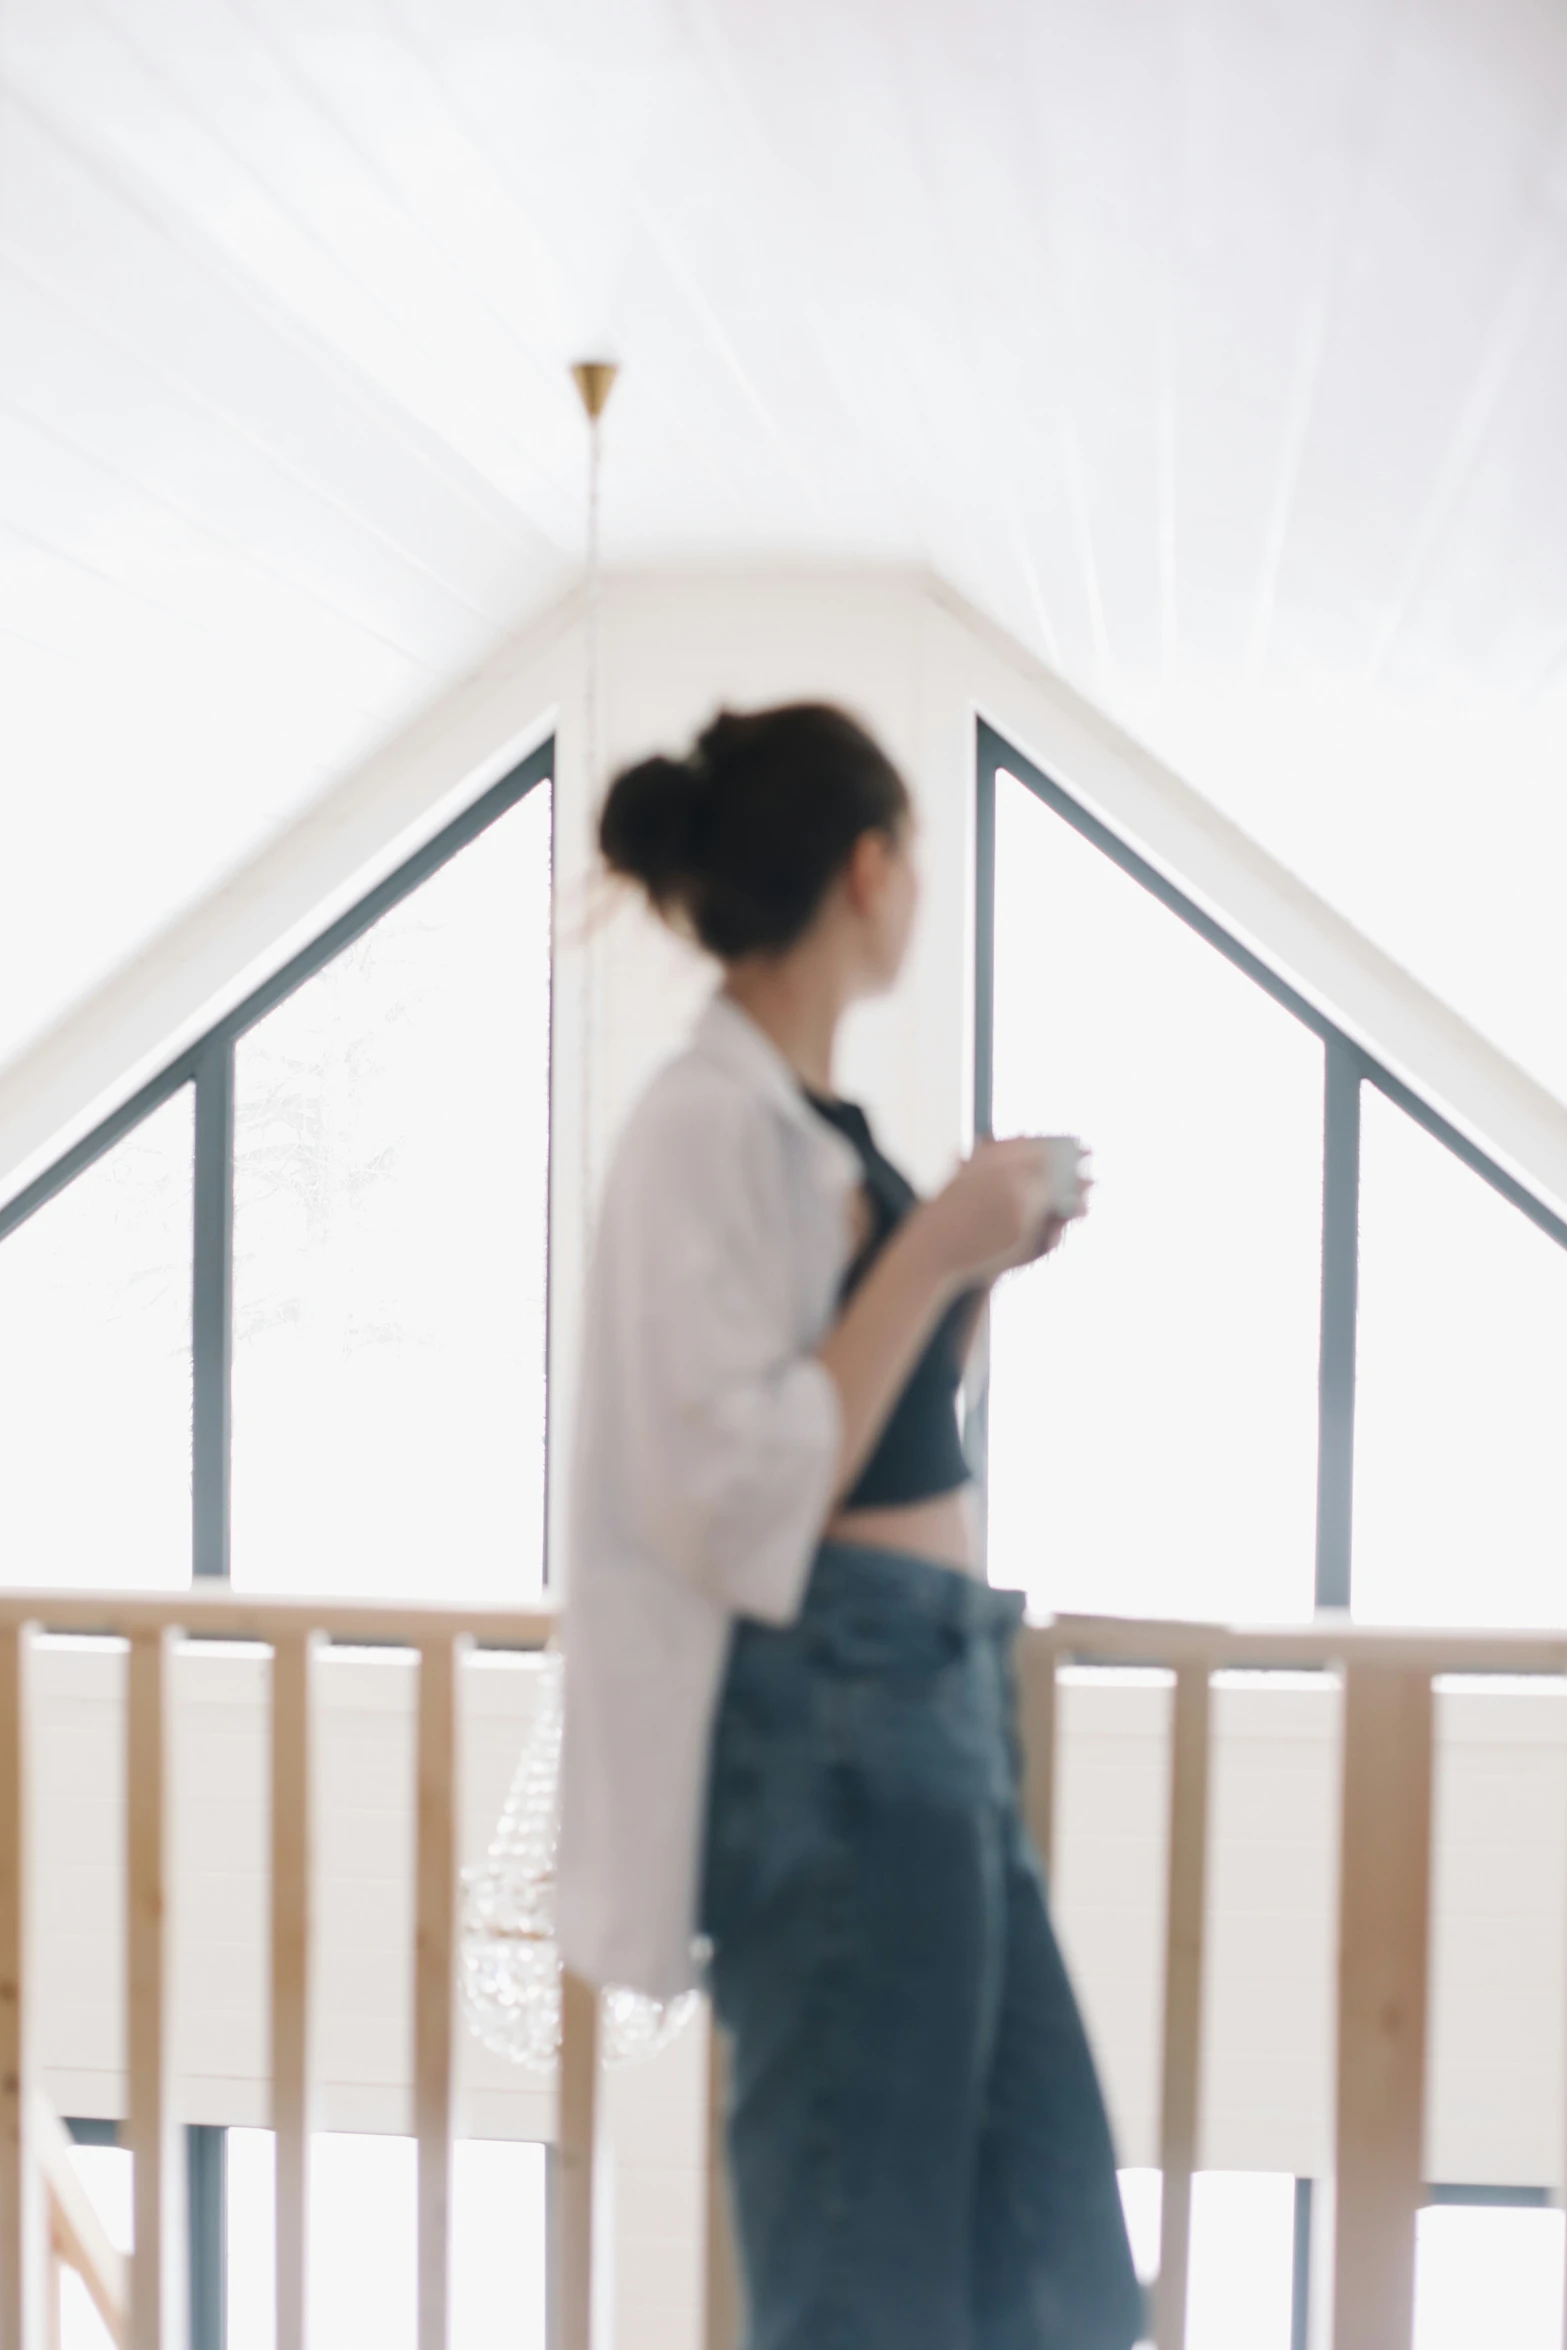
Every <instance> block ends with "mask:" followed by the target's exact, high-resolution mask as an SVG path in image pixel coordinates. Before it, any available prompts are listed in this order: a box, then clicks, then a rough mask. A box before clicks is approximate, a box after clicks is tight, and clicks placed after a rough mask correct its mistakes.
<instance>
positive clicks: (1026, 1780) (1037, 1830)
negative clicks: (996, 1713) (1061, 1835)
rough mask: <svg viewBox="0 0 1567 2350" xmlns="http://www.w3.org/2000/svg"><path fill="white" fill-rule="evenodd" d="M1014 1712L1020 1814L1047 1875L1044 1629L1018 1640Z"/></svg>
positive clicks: (1050, 1709) (1052, 1670)
mask: <svg viewBox="0 0 1567 2350" xmlns="http://www.w3.org/2000/svg"><path fill="white" fill-rule="evenodd" d="M1017 1658H1018V1701H1019V1702H1018V1711H1019V1713H1020V1715H1021V1717H1022V1718H1021V1721H1020V1723H1019V1730H1020V1733H1021V1736H1022V1741H1023V1817H1024V1819H1025V1820H1026V1821H1027V1823H1028V1830H1029V1834H1030V1835H1031V1836H1032V1837H1033V1840H1034V1850H1035V1851H1036V1852H1037V1853H1038V1855H1039V1857H1040V1859H1041V1861H1043V1863H1044V1866H1045V1872H1046V1874H1047V1875H1048V1874H1049V1871H1050V1866H1051V1862H1052V1860H1053V1859H1054V1857H1055V1841H1056V1647H1055V1642H1054V1641H1053V1640H1052V1639H1051V1637H1050V1635H1049V1634H1048V1633H1047V1632H1030V1631H1025V1632H1024V1633H1023V1636H1022V1638H1021V1639H1020V1640H1019V1642H1018V1647H1017Z"/></svg>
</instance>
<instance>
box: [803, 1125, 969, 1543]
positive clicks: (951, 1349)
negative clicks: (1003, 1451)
mask: <svg viewBox="0 0 1567 2350" xmlns="http://www.w3.org/2000/svg"><path fill="white" fill-rule="evenodd" d="M805 1098H806V1100H807V1101H808V1102H809V1103H810V1105H811V1107H812V1109H813V1110H814V1111H815V1112H816V1114H817V1116H818V1117H820V1118H825V1119H826V1121H827V1123H828V1125H829V1126H835V1127H836V1128H837V1130H838V1132H839V1133H840V1134H841V1135H842V1136H843V1137H844V1139H845V1141H847V1142H850V1143H852V1144H853V1146H854V1149H855V1151H856V1153H857V1154H858V1157H859V1161H860V1165H861V1167H862V1168H863V1169H864V1171H865V1197H866V1201H867V1203H868V1205H869V1207H870V1211H871V1228H870V1232H869V1235H868V1236H867V1238H866V1240H865V1242H864V1244H863V1246H862V1247H861V1248H860V1250H859V1253H858V1254H857V1255H856V1257H855V1258H854V1261H853V1263H852V1264H851V1265H850V1267H849V1269H848V1271H847V1273H845V1275H844V1277H843V1287H842V1289H841V1291H840V1292H839V1298H840V1303H841V1302H842V1300H843V1299H844V1298H847V1297H849V1296H851V1295H852V1293H853V1292H854V1290H855V1289H856V1288H858V1286H859V1284H860V1283H861V1282H862V1281H863V1280H864V1278H865V1276H866V1274H867V1273H868V1272H869V1271H870V1269H871V1266H872V1265H873V1264H874V1263H875V1261H876V1258H877V1257H878V1256H879V1255H880V1253H881V1251H882V1250H883V1249H884V1248H885V1247H886V1245H887V1242H888V1240H889V1238H890V1237H891V1235H892V1233H893V1232H894V1231H895V1230H896V1229H897V1227H898V1226H899V1225H900V1224H901V1223H902V1222H903V1219H904V1217H905V1216H906V1215H907V1214H908V1212H909V1210H910V1209H911V1208H912V1207H913V1206H914V1204H915V1202H916V1200H917V1198H918V1196H919V1195H918V1193H917V1192H916V1191H915V1190H914V1187H913V1185H912V1184H911V1183H909V1182H908V1180H907V1179H906V1178H905V1177H904V1176H902V1175H900V1174H899V1172H898V1170H897V1168H896V1167H895V1166H894V1165H893V1164H892V1162H891V1160H890V1159H885V1158H883V1156H882V1154H881V1152H880V1151H879V1150H878V1149H877V1147H876V1139H875V1137H874V1135H873V1134H872V1133H871V1130H870V1126H869V1124H868V1122H867V1120H866V1116H865V1112H864V1111H863V1110H862V1109H861V1108H860V1107H859V1105H858V1104H857V1103H855V1102H840V1101H829V1100H828V1099H826V1098H825V1097H824V1096H823V1095H821V1094H815V1093H810V1092H806V1096H805ZM973 1307H974V1297H973V1293H972V1292H970V1293H968V1294H966V1295H964V1296H963V1297H959V1298H955V1299H954V1300H953V1302H952V1304H951V1305H950V1306H949V1307H948V1308H947V1311H946V1313H945V1314H944V1315H943V1316H942V1318H941V1320H940V1321H939V1322H938V1323H937V1325H936V1328H935V1329H934V1330H933V1331H932V1333H931V1338H930V1344H929V1345H928V1346H927V1347H926V1349H925V1352H924V1353H923V1354H922V1355H921V1356H920V1359H919V1361H918V1362H917V1363H916V1364H915V1366H914V1368H913V1370H912V1371H911V1372H910V1373H909V1377H908V1384H907V1385H906V1386H905V1388H904V1390H903V1393H902V1394H901V1395H900V1396H899V1398H898V1400H897V1402H896V1403H895V1404H894V1405H893V1407H892V1410H891V1412H890V1414H889V1415H888V1418H887V1422H886V1425H885V1427H884V1428H883V1429H882V1432H881V1435H880V1436H879V1437H878V1439H877V1442H876V1448H875V1450H874V1451H873V1452H872V1454H871V1456H870V1458H869V1460H868V1461H867V1462H866V1463H865V1466H864V1468H863V1469H862V1470H861V1471H860V1475H859V1479H858V1482H857V1483H856V1485H855V1487H854V1490H853V1492H852V1493H848V1494H846V1495H845V1496H844V1501H843V1506H844V1508H845V1509H848V1510H854V1509H881V1508H885V1507H886V1506H887V1505H888V1504H889V1503H893V1502H902V1501H925V1500H927V1499H928V1498H929V1497H930V1496H931V1495H932V1494H934V1493H952V1492H954V1491H955V1490H956V1488H957V1487H958V1486H960V1485H966V1484H967V1483H968V1480H969V1474H970V1472H969V1465H968V1462H967V1461H966V1460H965V1459H964V1457H963V1447H962V1444H961V1443H960V1441H959V1438H958V1389H959V1387H960V1386H961V1384H962V1380H963V1341H964V1337H965V1334H966V1332H967V1328H968V1325H969V1322H970V1320H971V1318H972V1314H973Z"/></svg>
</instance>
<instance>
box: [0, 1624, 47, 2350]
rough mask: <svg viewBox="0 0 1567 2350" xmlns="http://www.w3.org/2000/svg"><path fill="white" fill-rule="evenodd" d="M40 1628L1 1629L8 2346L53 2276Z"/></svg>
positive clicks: (17, 2342)
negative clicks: (40, 2050)
mask: <svg viewBox="0 0 1567 2350" xmlns="http://www.w3.org/2000/svg"><path fill="white" fill-rule="evenodd" d="M32 1646H33V1627H32V1626H31V1625H30V1624H7V1625H5V1626H3V1627H0V2350H32V2345H33V2344H34V2343H35V2342H36V2341H38V2340H39V2339H40V2338H41V2329H40V2324H39V2320H40V2318H41V2316H42V2315H43V2313H44V2307H45V2298H46V2295H47V2292H48V2287H49V2283H50V2281H51V2278H52V2272H53V2262H52V2260H51V2259H50V2257H49V2252H48V2241H47V2232H46V2229H45V2224H44V2213H43V2203H42V2193H41V2189H40V2185H39V2181H38V2176H37V2165H36V2163H35V2161H34V2159H33V2148H32V2142H31V2133H32V2120H31V2114H32V2099H31V2082H32V2051H31V2048H30V2046H29V2038H30V2027H31V2016H30V2013H29V2010H30V2008H31V2004H32V1984H31V1980H30V1968H29V1958H30V1952H29V1947H28V1907H29V1857H30V1855H29V1844H30V1837H29V1834H28V1735H29V1719H30V1706H29V1695H30V1670H29V1668H30V1665H31V1661H32Z"/></svg>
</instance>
